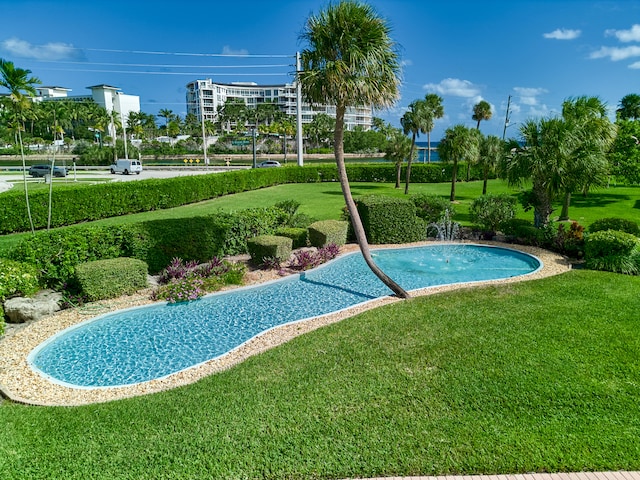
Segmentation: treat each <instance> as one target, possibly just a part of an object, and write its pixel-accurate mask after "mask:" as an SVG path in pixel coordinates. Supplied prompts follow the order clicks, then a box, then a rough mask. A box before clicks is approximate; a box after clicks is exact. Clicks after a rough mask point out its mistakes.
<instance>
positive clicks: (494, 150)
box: [478, 135, 505, 195]
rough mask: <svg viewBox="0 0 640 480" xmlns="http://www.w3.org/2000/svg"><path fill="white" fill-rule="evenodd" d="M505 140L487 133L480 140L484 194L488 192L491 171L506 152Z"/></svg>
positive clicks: (480, 161)
mask: <svg viewBox="0 0 640 480" xmlns="http://www.w3.org/2000/svg"><path fill="white" fill-rule="evenodd" d="M504 149H505V147H504V142H503V141H502V139H500V138H499V137H496V136H495V135H487V136H486V137H484V138H482V139H481V140H480V156H479V157H478V158H479V163H480V165H481V166H482V177H483V183H482V195H486V194H487V181H488V179H489V172H490V171H491V170H494V169H495V168H496V166H497V165H498V163H499V160H500V158H502V156H503V154H504Z"/></svg>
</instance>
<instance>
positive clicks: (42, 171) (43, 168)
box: [29, 165, 67, 177]
mask: <svg viewBox="0 0 640 480" xmlns="http://www.w3.org/2000/svg"><path fill="white" fill-rule="evenodd" d="M49 174H51V166H49V165H32V166H31V167H30V168H29V175H31V176H32V177H44V176H45V175H49ZM53 176H54V177H66V176H67V169H66V168H64V167H53Z"/></svg>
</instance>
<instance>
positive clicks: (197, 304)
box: [28, 244, 541, 388]
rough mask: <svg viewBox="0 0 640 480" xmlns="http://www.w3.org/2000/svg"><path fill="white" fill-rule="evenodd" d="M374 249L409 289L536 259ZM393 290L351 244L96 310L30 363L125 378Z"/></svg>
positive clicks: (51, 373) (60, 377)
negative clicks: (289, 267)
mask: <svg viewBox="0 0 640 480" xmlns="http://www.w3.org/2000/svg"><path fill="white" fill-rule="evenodd" d="M372 255H373V257H374V260H375V261H376V263H377V264H378V265H379V266H380V268H381V269H382V270H383V271H384V272H385V273H387V274H388V275H389V276H390V277H391V278H393V279H394V280H395V281H396V282H397V283H398V284H400V285H401V286H402V287H403V288H404V289H405V290H407V291H412V290H417V289H421V288H425V287H431V286H437V285H446V284H456V283H466V282H475V281H483V280H496V279H502V278H509V277H513V276H519V275H526V274H529V273H532V272H534V271H536V270H538V269H539V268H540V267H541V262H540V261H539V260H538V259H537V258H535V257H533V256H531V255H528V254H525V253H522V252H518V251H515V250H510V249H505V248H497V247H489V246H485V245H469V244H459V245H452V244H434V245H427V246H420V247H410V248H393V249H378V250H372ZM391 294H392V292H391V291H390V290H389V289H388V287H386V285H384V284H383V283H382V282H380V280H379V279H378V278H377V277H375V275H374V274H373V273H372V272H371V271H370V270H369V268H368V267H367V265H366V263H365V262H364V259H363V258H362V255H361V254H360V253H359V252H356V253H353V254H348V255H345V256H342V257H340V258H338V259H336V260H333V261H331V262H329V263H327V264H325V265H323V266H321V267H319V268H316V269H314V270H309V271H307V272H305V273H302V274H300V275H293V276H289V277H285V278H283V279H280V280H277V281H274V282H270V283H267V284H264V285H261V286H255V287H244V288H239V289H236V290H232V291H227V292H222V293H216V294H212V295H208V296H205V297H203V298H201V299H199V300H195V301H191V302H182V303H178V304H167V303H159V304H154V305H149V306H144V307H137V308H132V309H127V310H120V311H116V312H112V313H109V314H106V315H102V316H99V317H96V318H94V319H91V320H88V321H86V322H83V323H81V324H78V325H76V326H74V327H71V328H68V329H66V330H64V331H62V332H60V333H59V334H57V335H55V336H53V337H51V338H50V339H48V340H47V341H45V342H43V343H42V344H40V345H39V346H38V347H36V348H35V349H34V350H33V351H32V352H31V353H30V355H29V357H28V361H29V363H30V365H31V367H32V368H33V369H34V370H36V371H37V372H39V373H40V374H42V375H44V376H45V377H47V378H49V379H50V380H51V381H53V382H55V383H59V384H63V385H67V386H72V387H79V388H96V387H114V386H125V385H132V384H136V383H140V382H145V381H149V380H153V379H157V378H162V377H165V376H167V375H170V374H173V373H176V372H179V371H181V370H185V369H188V368H191V367H194V366H196V365H199V364H201V363H203V362H206V361H208V360H212V359H214V358H217V357H219V356H221V355H224V354H226V353H228V352H229V351H231V350H233V349H235V348H237V347H239V346H240V345H242V344H244V343H245V342H247V341H248V340H250V339H251V338H253V337H255V336H256V335H259V334H261V333H263V332H265V331H267V330H270V329H272V328H274V327H277V326H280V325H284V324H287V323H291V322H296V321H300V320H304V319H308V318H310V317H316V316H319V315H324V314H327V313H332V312H337V311H340V310H343V309H345V308H348V307H352V306H354V305H358V304H362V303H366V302H369V301H371V300H374V299H377V298H380V297H384V296H388V295H391Z"/></svg>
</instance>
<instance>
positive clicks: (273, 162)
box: [256, 160, 280, 168]
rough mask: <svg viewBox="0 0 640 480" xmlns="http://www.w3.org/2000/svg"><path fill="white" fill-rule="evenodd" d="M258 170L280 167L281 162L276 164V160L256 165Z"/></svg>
mask: <svg viewBox="0 0 640 480" xmlns="http://www.w3.org/2000/svg"><path fill="white" fill-rule="evenodd" d="M256 166H257V167H258V168H269V167H279V166H280V162H276V161H275V160H266V161H264V162H261V163H259V164H258V165H256Z"/></svg>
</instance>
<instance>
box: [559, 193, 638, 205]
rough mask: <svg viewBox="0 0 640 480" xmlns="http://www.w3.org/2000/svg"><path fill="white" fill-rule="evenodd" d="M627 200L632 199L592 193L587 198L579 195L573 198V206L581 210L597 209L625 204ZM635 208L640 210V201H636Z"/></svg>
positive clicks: (623, 196)
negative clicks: (615, 204) (620, 203)
mask: <svg viewBox="0 0 640 480" xmlns="http://www.w3.org/2000/svg"><path fill="white" fill-rule="evenodd" d="M625 200H631V197H630V196H629V195H625V194H615V193H590V194H588V195H587V196H586V197H584V196H582V195H580V194H578V195H572V196H571V205H572V206H574V207H580V208H595V207H605V206H607V205H612V204H614V203H619V202H624V201H625ZM634 208H640V201H636V204H635V206H634Z"/></svg>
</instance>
